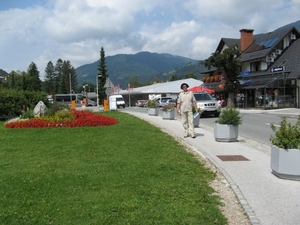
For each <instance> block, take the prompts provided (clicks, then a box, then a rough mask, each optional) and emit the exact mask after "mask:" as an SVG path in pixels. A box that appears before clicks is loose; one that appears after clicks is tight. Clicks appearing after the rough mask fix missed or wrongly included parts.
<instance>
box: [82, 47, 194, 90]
mask: <svg viewBox="0 0 300 225" xmlns="http://www.w3.org/2000/svg"><path fill="white" fill-rule="evenodd" d="M105 63H106V66H107V73H108V75H109V78H110V79H111V80H112V82H113V84H114V85H117V84H119V85H120V86H121V87H122V88H125V87H126V86H127V84H128V82H129V80H130V78H131V77H133V76H137V77H138V80H139V82H146V81H149V80H151V79H152V78H153V77H155V76H156V77H158V78H160V79H162V80H165V81H166V80H169V76H170V75H173V74H175V75H176V74H183V73H184V71H185V70H186V69H184V66H185V65H188V66H189V69H192V68H193V70H191V71H188V72H193V73H195V74H199V69H198V65H197V64H198V60H195V59H190V58H185V57H182V56H174V55H171V54H166V53H164V54H158V53H150V52H139V53H137V54H118V55H114V56H107V57H105ZM98 66H99V60H97V61H96V62H94V63H91V64H86V65H82V66H80V67H78V68H76V74H77V80H78V83H79V84H82V83H83V82H87V83H95V82H96V75H97V74H98ZM170 71H171V72H170ZM176 71H178V72H177V73H176ZM183 75H184V74H183Z"/></svg>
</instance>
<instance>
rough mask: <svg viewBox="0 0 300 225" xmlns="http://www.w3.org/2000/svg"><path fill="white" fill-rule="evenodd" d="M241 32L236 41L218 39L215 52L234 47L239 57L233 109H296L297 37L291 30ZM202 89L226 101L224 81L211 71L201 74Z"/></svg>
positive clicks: (299, 81)
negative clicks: (238, 84) (209, 89)
mask: <svg viewBox="0 0 300 225" xmlns="http://www.w3.org/2000/svg"><path fill="white" fill-rule="evenodd" d="M253 32H254V30H251V29H241V30H240V39H231V38H222V39H221V41H220V42H219V45H218V46H217V49H216V51H219V52H221V53H222V51H224V49H226V48H228V47H230V46H232V45H238V47H239V48H240V50H241V52H242V55H241V60H242V63H243V65H242V72H241V74H240V77H239V81H240V88H239V90H237V93H236V106H237V107H251V108H286V107H296V108H299V107H300V92H299V88H300V79H299V78H300V33H299V31H298V30H297V29H296V28H295V27H291V28H285V29H280V30H275V31H273V32H269V33H265V34H258V35H254V34H253ZM202 73H203V74H205V77H204V78H203V82H204V84H203V86H205V87H208V88H211V89H214V90H215V91H216V93H217V94H216V96H217V97H220V98H226V90H224V86H225V85H224V83H225V82H226V80H225V77H224V76H222V74H217V71H216V69H215V68H212V69H211V70H206V71H202Z"/></svg>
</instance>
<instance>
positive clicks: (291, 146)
mask: <svg viewBox="0 0 300 225" xmlns="http://www.w3.org/2000/svg"><path fill="white" fill-rule="evenodd" d="M271 128H272V130H273V132H274V136H273V135H271V142H272V145H271V169H272V173H273V174H274V175H276V176H277V177H279V178H283V179H292V180H300V163H299V162H300V116H298V121H297V122H296V124H294V125H293V124H291V123H288V122H287V117H283V118H282V121H281V123H280V127H279V128H276V127H275V125H274V123H272V124H271Z"/></svg>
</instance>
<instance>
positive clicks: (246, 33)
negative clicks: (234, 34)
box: [240, 29, 254, 52]
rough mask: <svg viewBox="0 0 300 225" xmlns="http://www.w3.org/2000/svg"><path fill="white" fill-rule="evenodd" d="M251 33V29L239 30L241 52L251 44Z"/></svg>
mask: <svg viewBox="0 0 300 225" xmlns="http://www.w3.org/2000/svg"><path fill="white" fill-rule="evenodd" d="M253 31H254V30H251V29H241V30H240V32H241V51H242V52H243V51H245V50H246V49H247V48H248V47H249V46H250V45H251V44H252V43H253Z"/></svg>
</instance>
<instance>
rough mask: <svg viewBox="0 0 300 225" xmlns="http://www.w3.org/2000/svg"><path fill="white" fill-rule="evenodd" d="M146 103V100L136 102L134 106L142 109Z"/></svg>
mask: <svg viewBox="0 0 300 225" xmlns="http://www.w3.org/2000/svg"><path fill="white" fill-rule="evenodd" d="M146 103H147V100H137V102H136V103H135V106H137V107H144V105H145V104H146Z"/></svg>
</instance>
